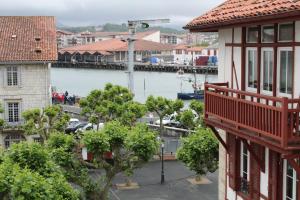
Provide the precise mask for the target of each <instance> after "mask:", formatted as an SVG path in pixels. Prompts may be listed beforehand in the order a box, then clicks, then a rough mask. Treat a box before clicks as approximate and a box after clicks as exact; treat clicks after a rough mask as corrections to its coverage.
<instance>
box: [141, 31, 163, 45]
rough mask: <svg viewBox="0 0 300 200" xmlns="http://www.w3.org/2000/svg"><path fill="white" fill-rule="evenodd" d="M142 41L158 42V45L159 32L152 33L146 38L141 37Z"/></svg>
mask: <svg viewBox="0 0 300 200" xmlns="http://www.w3.org/2000/svg"><path fill="white" fill-rule="evenodd" d="M143 40H147V41H152V42H158V43H160V31H157V32H154V33H152V34H150V35H147V36H146V37H143Z"/></svg>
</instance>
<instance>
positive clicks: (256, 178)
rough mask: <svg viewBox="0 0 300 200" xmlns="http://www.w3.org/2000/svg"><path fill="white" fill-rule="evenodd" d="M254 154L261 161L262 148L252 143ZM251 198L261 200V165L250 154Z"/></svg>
mask: <svg viewBox="0 0 300 200" xmlns="http://www.w3.org/2000/svg"><path fill="white" fill-rule="evenodd" d="M251 148H252V150H253V152H254V153H255V154H256V155H257V156H258V157H259V159H260V160H261V158H262V156H261V146H260V145H258V144H255V143H251ZM250 196H251V199H252V200H259V199H260V166H259V163H257V161H256V160H255V159H254V158H253V156H251V154H250Z"/></svg>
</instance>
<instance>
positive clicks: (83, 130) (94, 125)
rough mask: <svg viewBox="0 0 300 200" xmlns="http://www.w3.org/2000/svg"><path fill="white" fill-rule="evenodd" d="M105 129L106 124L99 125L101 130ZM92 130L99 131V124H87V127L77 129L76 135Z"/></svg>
mask: <svg viewBox="0 0 300 200" xmlns="http://www.w3.org/2000/svg"><path fill="white" fill-rule="evenodd" d="M103 127H104V123H99V129H102V128H103ZM90 130H95V131H96V130H97V124H92V123H87V124H86V125H85V126H83V127H81V128H79V129H77V131H76V133H78V132H81V133H82V132H85V131H90Z"/></svg>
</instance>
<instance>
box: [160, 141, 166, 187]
mask: <svg viewBox="0 0 300 200" xmlns="http://www.w3.org/2000/svg"><path fill="white" fill-rule="evenodd" d="M164 148H165V144H164V143H163V142H162V143H161V177H160V184H164V182H165V172H164Z"/></svg>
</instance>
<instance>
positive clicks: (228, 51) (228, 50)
mask: <svg viewBox="0 0 300 200" xmlns="http://www.w3.org/2000/svg"><path fill="white" fill-rule="evenodd" d="M295 25H296V26H295V28H296V33H295V35H296V42H300V21H297V22H296V24H295ZM241 40H242V29H241V28H235V29H234V43H241ZM225 43H232V29H220V30H219V68H218V70H219V73H218V82H229V86H231V85H232V86H233V88H235V89H241V67H242V66H241V47H233V51H232V47H226V46H225ZM232 52H233V61H234V64H235V68H236V74H237V80H238V81H237V82H238V84H236V81H235V75H233V84H231V80H232V76H231V61H232ZM297 55H300V47H295V52H294V58H295V60H294V77H293V78H294V98H299V97H300V84H299V79H298V77H300V57H299V56H297ZM233 74H234V73H233ZM276 76H277V75H276ZM290 78H292V77H290ZM237 86H239V88H237ZM276 87H277V86H276ZM220 134H221V136H222V137H225V136H224V134H225V131H224V130H221V131H220ZM269 152H270V150H269V149H268V148H266V150H265V167H266V168H265V172H262V171H261V172H260V193H261V195H263V196H265V197H267V198H268V196H269V194H268V187H269ZM250 157H251V155H250ZM219 168H220V170H219V199H220V200H221V199H222V200H224V197H226V198H227V199H228V200H236V199H242V198H241V197H239V196H238V195H237V193H236V192H235V191H233V190H232V189H231V188H230V187H229V184H228V181H227V186H226V184H225V183H226V181H225V177H226V175H225V172H226V170H225V169H226V156H225V152H224V150H223V149H222V148H221V147H220V162H219ZM250 170H251V169H250ZM281 179H282V177H280V176H279V177H278V180H279V181H282V180H281ZM227 180H228V178H227ZM226 187H227V191H226V192H227V196H226V195H225V194H224V189H223V188H226ZM261 199H262V198H261ZM279 199H280V197H279Z"/></svg>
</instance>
